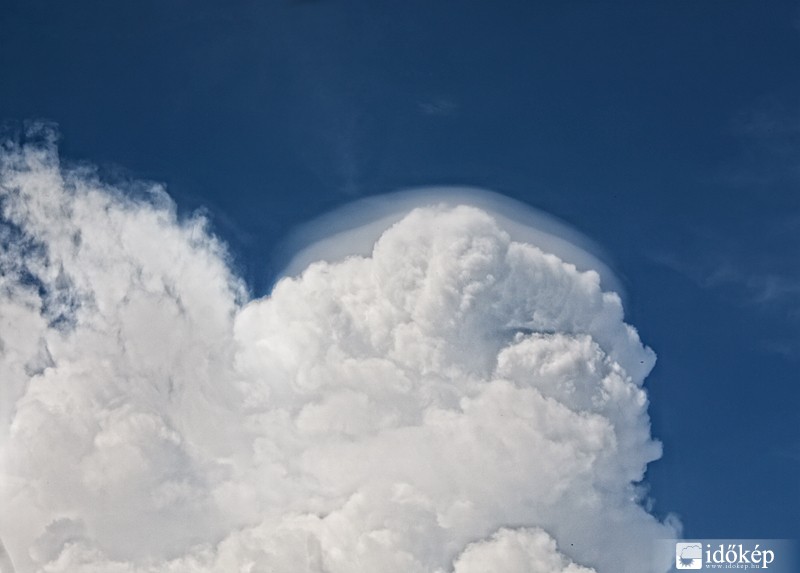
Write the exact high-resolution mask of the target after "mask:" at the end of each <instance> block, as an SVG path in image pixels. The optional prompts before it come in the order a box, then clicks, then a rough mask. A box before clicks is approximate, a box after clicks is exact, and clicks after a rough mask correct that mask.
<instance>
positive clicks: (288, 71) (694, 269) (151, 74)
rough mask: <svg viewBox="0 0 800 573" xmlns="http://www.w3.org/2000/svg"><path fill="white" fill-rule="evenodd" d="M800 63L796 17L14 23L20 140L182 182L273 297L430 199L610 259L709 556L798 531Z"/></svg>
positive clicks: (374, 16) (49, 7) (722, 12)
mask: <svg viewBox="0 0 800 573" xmlns="http://www.w3.org/2000/svg"><path fill="white" fill-rule="evenodd" d="M798 70H800V4H798V3H797V2H781V1H776V2H769V3H764V2H755V1H736V2H716V1H705V2H689V1H678V2H627V1H625V2H527V1H518V2H517V1H514V2H488V1H486V2H479V1H454V0H442V1H435V2H433V1H417V0H409V1H406V2H366V1H363V2H362V1H345V0H317V1H290V0H280V1H265V2H260V1H258V2H257V1H233V2H217V3H214V2H208V1H204V0H199V1H192V2H189V1H185V0H159V1H150V0H142V1H137V2H101V1H89V0H78V1H72V2H52V1H43V0H25V1H22V0H6V1H5V2H3V3H2V4H0V71H1V72H0V120H1V121H3V122H4V124H5V125H4V129H5V130H6V131H7V132H8V133H9V134H11V133H14V132H17V131H20V130H22V129H24V128H23V126H24V124H25V123H26V122H30V121H35V120H45V121H47V122H52V123H53V124H54V125H56V126H57V129H58V132H59V133H60V142H59V153H60V156H61V158H62V161H64V162H66V163H69V164H73V165H74V164H80V163H83V162H86V163H90V164H93V165H97V166H99V171H100V174H101V176H102V177H103V179H104V180H105V181H110V182H112V183H113V182H124V181H138V180H149V181H155V182H160V183H164V184H165V186H166V190H167V193H169V195H170V196H171V197H172V198H173V199H174V200H175V202H176V203H177V207H178V212H179V215H180V216H182V217H183V216H186V217H188V216H190V215H191V213H192V212H194V211H196V210H197V209H202V210H204V212H205V213H206V216H207V217H208V218H209V220H210V223H211V228H212V231H213V233H214V234H216V235H217V236H218V237H220V238H221V239H222V240H224V241H225V243H227V245H228V247H229V249H230V252H231V255H232V258H233V263H232V265H233V268H234V270H235V272H236V273H237V274H239V275H240V276H242V277H243V278H244V280H245V281H246V283H247V288H248V289H249V291H250V292H251V294H252V295H253V296H264V295H266V294H268V293H269V290H270V288H271V287H272V285H273V283H274V281H275V279H276V275H277V273H279V272H280V269H281V266H282V264H284V263H285V262H286V261H285V260H280V256H279V253H280V252H281V242H282V241H283V240H284V239H285V238H286V237H287V236H288V235H289V233H290V232H291V231H292V229H293V228H295V227H296V226H298V225H300V224H303V223H305V222H307V221H309V220H311V219H313V218H315V217H318V216H320V215H322V214H324V213H326V212H328V211H330V210H332V209H335V208H338V207H340V206H342V205H344V204H346V203H348V202H351V201H353V200H357V199H362V198H365V197H369V196H374V195H380V194H385V193H389V192H392V191H397V190H401V189H406V188H410V187H418V186H438V185H463V186H472V187H480V188H486V189H491V190H494V191H496V192H499V193H501V194H503V195H506V196H508V197H510V198H512V199H516V200H518V201H521V202H523V203H526V204H528V205H531V206H533V207H535V208H537V209H539V210H542V211H544V212H547V213H550V214H552V215H553V216H555V217H557V218H559V219H561V220H562V221H564V222H565V223H566V224H568V225H570V226H572V227H574V228H576V229H578V230H579V231H581V232H582V233H584V234H586V235H587V236H588V237H590V238H591V239H592V240H594V241H595V242H596V243H597V244H598V245H599V246H600V247H601V248H602V250H603V252H604V256H605V257H606V261H607V263H608V264H609V265H610V266H611V267H612V268H613V269H614V271H615V272H616V273H617V274H618V276H619V278H620V280H621V282H622V284H623V286H624V289H625V291H626V293H625V299H624V304H625V320H626V322H628V323H630V324H633V325H635V326H636V328H637V329H638V331H639V334H640V336H641V339H642V341H643V342H644V343H645V344H646V345H647V346H649V347H651V348H652V349H653V350H654V351H655V352H656V354H657V355H658V361H657V363H656V366H655V368H654V369H653V371H652V372H651V373H650V374H649V376H648V377H647V378H646V380H645V382H644V388H645V389H646V390H647V392H648V396H649V400H650V405H649V413H650V417H651V421H652V435H653V437H654V438H656V439H658V440H660V441H661V442H662V443H663V456H662V457H661V459H659V460H657V461H655V462H653V463H651V464H650V465H649V466H648V467H647V473H646V477H645V483H646V484H647V487H649V495H650V496H651V497H652V499H653V503H654V505H653V508H652V512H653V513H654V515H656V516H657V517H659V518H661V519H663V518H664V517H665V516H666V515H667V514H669V513H674V514H676V515H677V516H678V517H679V518H680V521H681V522H682V524H683V535H684V536H685V537H686V538H693V537H694V538H790V539H796V538H798V537H800V520H798V516H800V485H799V484H800V480H798V475H799V474H800V423H799V422H800V417H799V416H798V407H800V386H798V376H797V372H798V367H799V366H800V266H798V260H800V259H799V258H798V254H800V253H798V245H800V73H798ZM476 224H477V223H476ZM492 236H494V235H492ZM337 272H338V271H337ZM570 280H571V279H570ZM309 288H310V287H309ZM287 296H288V295H287ZM298 296H299V295H298ZM587 296H588V295H587ZM576 304H577V303H576ZM276 320H277V319H276ZM637 352H638V351H637ZM551 533H552V532H551ZM7 545H8V543H7ZM108 545H109V546H114V544H113V543H111V542H109V544H108ZM120 551H121V554H124V550H120ZM476 551H477V550H476ZM167 553H169V552H167ZM476 555H477V553H476ZM475 559H478V558H477V557H475ZM476 562H477V561H476ZM464 567H465V568H464V571H467V570H470V571H471V569H468V568H466V566H464Z"/></svg>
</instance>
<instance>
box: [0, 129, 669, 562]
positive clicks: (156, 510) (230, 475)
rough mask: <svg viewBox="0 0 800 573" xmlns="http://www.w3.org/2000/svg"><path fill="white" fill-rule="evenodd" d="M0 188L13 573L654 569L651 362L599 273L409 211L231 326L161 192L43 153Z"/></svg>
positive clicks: (449, 208)
mask: <svg viewBox="0 0 800 573" xmlns="http://www.w3.org/2000/svg"><path fill="white" fill-rule="evenodd" d="M0 177H1V179H0V181H1V185H2V186H1V187H0V197H1V199H0V201H1V203H0V205H1V206H2V237H1V240H0V245H2V251H0V270H2V279H0V281H1V282H0V326H1V327H2V330H0V380H2V412H0V420H2V426H1V427H0V440H2V442H1V443H2V446H0V447H1V448H2V450H0V454H1V455H2V490H0V496H1V497H0V504H1V505H2V507H3V512H2V514H0V536H2V539H3V542H4V545H5V547H6V549H7V553H8V555H9V557H10V559H11V560H13V562H14V565H15V567H16V569H17V571H47V572H61V571H63V572H78V573H80V572H98V573H99V572H112V573H115V572H125V573H129V572H130V573H133V572H136V573H140V572H141V573H144V572H198V573H199V572H219V573H229V572H231V571H242V572H245V571H247V572H273V573H298V572H320V573H321V572H328V573H356V572H366V571H379V572H381V573H395V572H396V573H416V572H419V573H445V572H447V573H451V572H452V573H479V572H480V573H483V572H488V571H492V572H497V573H523V572H524V573H539V572H541V573H545V572H546V573H557V572H558V573H566V572H569V573H587V572H590V571H596V572H599V573H625V572H629V573H643V572H663V571H667V570H668V569H669V563H670V559H671V555H664V554H663V553H662V552H660V550H659V549H658V547H659V544H658V543H657V541H658V540H659V539H661V538H669V537H673V536H674V535H675V534H676V531H675V525H674V524H671V523H662V522H659V521H658V520H657V519H656V518H654V517H653V516H652V515H650V514H649V513H648V512H647V511H646V510H645V508H644V507H643V503H642V501H643V500H642V499H641V497H642V493H641V488H640V487H639V486H638V485H637V484H638V482H640V481H641V480H642V478H643V476H644V472H645V469H646V467H647V464H648V463H649V462H651V461H653V460H654V459H656V458H658V457H659V455H660V445H659V444H658V443H657V442H655V441H654V440H653V439H652V438H651V436H650V424H649V420H648V416H647V404H648V402H647V397H646V394H645V392H644V390H643V389H642V382H643V380H644V378H645V376H646V375H647V373H648V372H649V370H650V369H651V368H652V365H653V363H654V354H653V353H652V352H651V351H650V350H649V349H647V348H646V347H644V346H643V345H642V343H641V342H640V340H639V337H638V335H637V333H636V330H635V329H634V328H632V327H631V326H629V325H627V324H626V323H625V322H624V321H623V311H622V305H621V302H620V299H619V297H618V296H617V295H616V294H614V293H612V292H603V290H602V289H601V287H600V279H599V275H598V274H597V273H596V272H593V271H579V270H578V269H576V267H575V266H573V265H572V264H570V263H566V262H564V261H563V260H561V259H560V258H559V257H557V256H555V255H553V254H551V253H548V252H546V251H544V250H542V249H540V248H539V246H537V245H535V244H528V243H524V242H520V241H516V240H513V239H512V238H511V236H510V235H509V233H508V232H507V231H505V230H504V229H503V227H502V226H501V225H500V224H499V223H498V221H497V220H496V219H495V218H494V217H493V216H492V213H490V212H487V211H486V210H485V209H481V208H477V207H474V206H470V205H444V204H430V205H422V206H420V207H418V208H414V209H412V210H410V211H409V212H408V213H407V214H406V215H405V216H403V217H402V218H400V219H399V220H398V221H396V222H394V223H393V224H392V226H391V227H389V228H387V229H385V230H383V232H382V233H381V234H380V236H379V237H378V238H377V240H376V241H375V243H374V247H373V248H372V250H371V252H370V253H369V254H366V255H357V256H351V257H347V258H344V259H343V260H340V261H338V262H316V263H312V264H310V265H309V266H308V267H307V268H306V269H305V270H304V271H303V272H302V273H299V274H297V275H296V276H294V277H291V278H285V279H282V280H281V281H279V282H278V283H277V284H276V285H275V287H274V289H273V292H272V293H271V294H270V295H269V296H267V297H265V298H261V299H256V300H248V297H247V294H246V290H245V288H244V287H243V285H242V282H241V281H240V280H239V279H238V278H237V277H236V276H235V274H234V273H233V272H232V271H231V268H230V265H229V263H228V258H227V255H226V252H225V249H224V247H223V245H221V243H220V242H219V241H218V240H216V239H215V238H214V237H213V236H211V235H210V234H209V232H208V230H207V229H206V226H205V222H204V221H203V219H202V218H199V217H196V218H190V219H186V220H182V219H179V218H178V217H177V216H176V213H175V208H174V205H173V204H172V202H171V201H170V200H169V198H168V197H167V196H166V195H165V194H164V192H163V191H162V190H159V189H153V190H151V191H150V192H149V196H148V197H145V198H141V199H132V198H131V196H130V195H129V194H125V193H124V192H123V191H121V190H118V189H114V188H111V187H110V186H109V185H106V184H103V183H102V182H100V181H99V180H98V179H97V178H96V177H95V176H93V175H92V173H91V172H90V171H88V170H86V169H82V170H74V169H72V170H70V169H66V168H63V167H62V166H61V165H60V164H59V160H58V156H57V151H56V149H55V146H54V144H52V143H48V142H45V143H43V144H37V145H29V146H20V145H11V144H9V145H7V146H6V148H5V151H4V152H3V154H2V174H1V175H0ZM6 568H8V565H6Z"/></svg>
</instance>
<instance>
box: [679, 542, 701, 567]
mask: <svg viewBox="0 0 800 573" xmlns="http://www.w3.org/2000/svg"><path fill="white" fill-rule="evenodd" d="M675 567H677V568H678V569H702V568H703V544H702V543H700V542H689V543H676V544H675Z"/></svg>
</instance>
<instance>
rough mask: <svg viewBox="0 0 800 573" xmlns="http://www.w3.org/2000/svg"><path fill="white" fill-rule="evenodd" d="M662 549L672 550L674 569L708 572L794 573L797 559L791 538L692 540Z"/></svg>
mask: <svg viewBox="0 0 800 573" xmlns="http://www.w3.org/2000/svg"><path fill="white" fill-rule="evenodd" d="M664 541H665V545H664V546H663V548H664V550H665V551H667V550H668V549H667V545H666V543H669V547H675V568H674V569H672V571H683V570H686V569H694V570H703V571H708V570H710V569H726V570H727V569H740V570H745V571H753V570H758V571H764V570H766V571H770V572H771V573H797V572H798V571H800V567H798V565H800V559H798V557H797V550H796V546H797V542H796V541H795V540H791V539H698V540H694V541H678V542H676V541H675V540H674V539H671V540H669V541H667V540H664Z"/></svg>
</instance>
